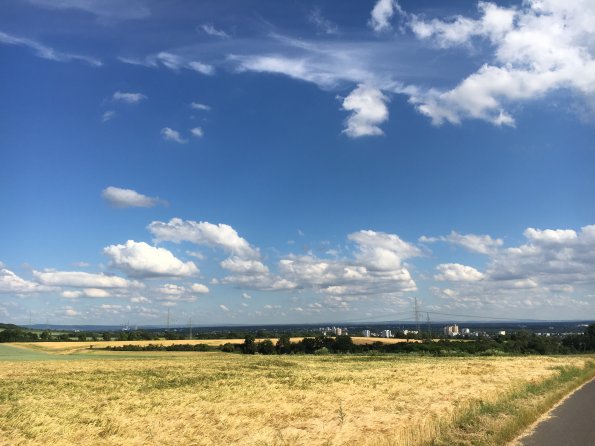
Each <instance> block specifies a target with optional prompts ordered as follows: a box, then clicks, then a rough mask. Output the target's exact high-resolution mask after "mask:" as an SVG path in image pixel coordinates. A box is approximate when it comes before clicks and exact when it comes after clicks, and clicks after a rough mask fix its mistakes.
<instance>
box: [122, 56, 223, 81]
mask: <svg viewBox="0 0 595 446" xmlns="http://www.w3.org/2000/svg"><path fill="white" fill-rule="evenodd" d="M118 59H119V60H120V61H121V62H123V63H127V64H131V65H142V66H145V67H153V68H156V67H159V66H164V67H166V68H169V69H170V70H172V71H180V70H182V69H184V70H191V71H195V72H197V73H201V74H204V75H206V76H210V75H213V74H215V67H214V66H213V65H210V64H208V63H204V62H200V61H198V60H195V59H194V58H189V57H187V56H184V55H180V54H174V53H172V52H168V51H162V52H159V53H157V54H153V55H150V56H147V57H145V58H142V59H137V58H130V57H118Z"/></svg>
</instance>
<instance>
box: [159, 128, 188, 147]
mask: <svg viewBox="0 0 595 446" xmlns="http://www.w3.org/2000/svg"><path fill="white" fill-rule="evenodd" d="M161 136H162V137H163V139H165V140H166V141H174V142H177V143H178V144H186V143H187V142H188V140H187V139H184V138H182V135H180V132H178V131H177V130H174V129H171V128H169V127H163V128H162V129H161Z"/></svg>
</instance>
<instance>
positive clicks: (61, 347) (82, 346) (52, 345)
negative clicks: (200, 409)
mask: <svg viewBox="0 0 595 446" xmlns="http://www.w3.org/2000/svg"><path fill="white" fill-rule="evenodd" d="M302 339H303V338H291V342H299V341H301V340H302ZM352 339H353V343H354V344H360V345H361V344H370V343H372V342H382V343H384V344H397V343H400V342H420V341H418V340H409V341H407V340H406V339H398V338H365V337H353V338H352ZM263 340H264V339H258V340H257V342H260V341H263ZM271 341H273V343H275V342H276V341H277V339H276V338H273V339H271ZM243 342H244V340H243V339H192V340H188V339H178V340H165V339H162V340H153V341H76V342H73V341H68V342H55V341H52V342H36V343H34V344H32V343H27V342H22V343H19V342H15V343H12V345H14V346H17V347H23V348H32V349H35V350H41V351H47V352H50V353H63V354H70V353H72V352H74V351H80V350H87V349H89V347H90V346H93V347H94V348H105V347H116V346H122V345H149V344H153V345H181V344H191V345H196V344H206V345H211V346H219V345H223V344H227V343H231V344H242V343H243Z"/></svg>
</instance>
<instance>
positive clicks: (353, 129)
mask: <svg viewBox="0 0 595 446" xmlns="http://www.w3.org/2000/svg"><path fill="white" fill-rule="evenodd" d="M387 100H388V99H387V97H386V96H385V95H384V94H383V93H382V92H381V91H380V90H379V89H377V88H373V87H368V86H366V85H363V84H360V85H358V86H357V88H356V89H355V90H353V91H352V92H351V93H349V95H348V96H347V97H346V98H345V99H344V100H343V110H346V111H349V112H351V115H350V116H349V117H348V118H347V120H346V124H347V127H346V128H345V130H343V132H344V133H345V134H346V135H347V136H350V137H352V138H358V137H360V136H370V135H382V134H383V133H384V132H383V131H382V129H381V128H380V127H378V125H379V124H382V123H383V122H385V121H386V120H387V119H388V108H387V107H386V102H387Z"/></svg>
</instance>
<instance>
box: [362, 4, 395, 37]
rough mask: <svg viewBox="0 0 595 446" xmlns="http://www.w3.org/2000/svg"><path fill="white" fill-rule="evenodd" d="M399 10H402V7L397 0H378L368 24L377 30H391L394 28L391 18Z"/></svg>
mask: <svg viewBox="0 0 595 446" xmlns="http://www.w3.org/2000/svg"><path fill="white" fill-rule="evenodd" d="M397 11H400V7H399V4H398V3H397V1H396V0H378V1H377V2H376V4H375V5H374V9H372V12H371V13H370V20H369V21H368V24H369V25H370V27H372V29H373V30H374V31H376V32H383V31H389V30H390V29H392V26H391V24H390V20H391V19H392V17H393V15H394V14H395V12H397Z"/></svg>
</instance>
